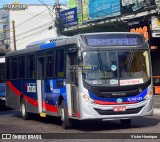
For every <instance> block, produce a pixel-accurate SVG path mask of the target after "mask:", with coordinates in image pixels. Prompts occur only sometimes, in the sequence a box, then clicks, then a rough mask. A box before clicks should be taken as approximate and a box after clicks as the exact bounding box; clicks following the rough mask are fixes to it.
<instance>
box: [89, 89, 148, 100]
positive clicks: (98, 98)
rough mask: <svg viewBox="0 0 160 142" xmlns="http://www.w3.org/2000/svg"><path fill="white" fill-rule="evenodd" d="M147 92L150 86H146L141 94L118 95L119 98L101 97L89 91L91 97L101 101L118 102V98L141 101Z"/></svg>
mask: <svg viewBox="0 0 160 142" xmlns="http://www.w3.org/2000/svg"><path fill="white" fill-rule="evenodd" d="M147 92H148V88H146V89H145V90H144V91H143V92H141V93H140V94H137V95H136V96H132V97H117V98H101V97H98V96H97V95H95V94H94V93H92V92H89V95H90V97H91V99H93V100H99V101H107V102H116V101H117V99H118V98H122V100H123V102H134V101H137V102H140V101H143V100H144V98H145V96H146V95H147Z"/></svg>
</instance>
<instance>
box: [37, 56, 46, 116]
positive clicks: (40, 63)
mask: <svg viewBox="0 0 160 142" xmlns="http://www.w3.org/2000/svg"><path fill="white" fill-rule="evenodd" d="M44 59H45V58H44V57H38V58H37V95H38V111H39V113H40V116H41V117H46V113H45V112H46V109H45V108H46V107H45V103H44V102H45V96H44V95H45V93H44V69H45V65H44V64H45V60H44Z"/></svg>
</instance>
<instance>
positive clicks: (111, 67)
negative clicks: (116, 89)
mask: <svg viewBox="0 0 160 142" xmlns="http://www.w3.org/2000/svg"><path fill="white" fill-rule="evenodd" d="M83 65H85V66H92V67H93V68H92V70H84V71H83V79H84V80H85V81H86V82H87V83H89V84H91V85H106V86H118V85H120V86H124V85H132V84H141V83H145V82H147V81H148V79H149V78H150V66H149V55H148V51H147V50H117V51H116V50H115V51H113V50H112V51H86V52H83Z"/></svg>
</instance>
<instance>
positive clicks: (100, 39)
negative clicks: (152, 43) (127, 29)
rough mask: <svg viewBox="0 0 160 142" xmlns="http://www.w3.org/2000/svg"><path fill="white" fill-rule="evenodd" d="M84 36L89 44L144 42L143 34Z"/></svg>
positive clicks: (121, 44) (106, 44) (118, 44)
mask: <svg viewBox="0 0 160 142" xmlns="http://www.w3.org/2000/svg"><path fill="white" fill-rule="evenodd" d="M83 38H84V41H85V43H86V44H87V45H88V46H135V45H140V44H142V43H143V38H142V36H137V35H129V36H126V35H125V36H123V35H115V36H114V35H99V36H98V35H89V36H85V37H83Z"/></svg>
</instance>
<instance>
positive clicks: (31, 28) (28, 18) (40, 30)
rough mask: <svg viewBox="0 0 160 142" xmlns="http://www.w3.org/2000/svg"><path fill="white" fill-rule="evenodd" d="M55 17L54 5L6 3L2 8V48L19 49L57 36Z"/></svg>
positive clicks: (0, 44)
mask: <svg viewBox="0 0 160 142" xmlns="http://www.w3.org/2000/svg"><path fill="white" fill-rule="evenodd" d="M17 5H19V6H17ZM16 6H17V7H16ZM61 8H64V9H65V8H66V7H65V6H61ZM55 19H56V15H55V9H54V6H52V5H41V4H30V5H24V4H17V3H13V4H10V5H5V7H3V8H2V9H0V48H1V49H3V50H7V49H9V50H19V49H22V48H25V47H26V45H28V44H29V43H31V42H34V41H37V40H42V39H46V38H51V37H52V38H53V37H57V32H56V28H55V26H54V23H55ZM13 21H14V22H13ZM13 27H14V28H13ZM14 29H15V32H14ZM14 33H15V36H14ZM14 37H15V38H14Z"/></svg>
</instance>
